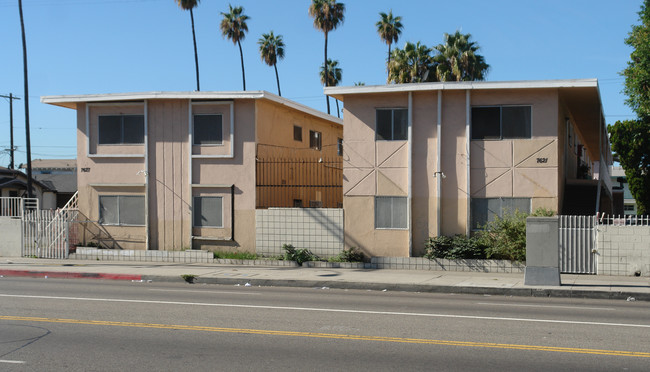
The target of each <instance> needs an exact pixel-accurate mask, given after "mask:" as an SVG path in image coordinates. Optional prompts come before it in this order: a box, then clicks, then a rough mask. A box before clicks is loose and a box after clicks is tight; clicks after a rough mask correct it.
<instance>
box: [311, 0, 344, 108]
mask: <svg viewBox="0 0 650 372" xmlns="http://www.w3.org/2000/svg"><path fill="white" fill-rule="evenodd" d="M344 13H345V4H343V3H337V2H336V0H312V1H311V5H310V6H309V15H310V16H311V17H313V18H314V27H316V28H317V29H319V30H321V31H323V33H324V34H325V59H324V60H323V65H324V66H325V68H327V67H328V64H327V61H328V59H327V35H328V34H329V32H330V31H332V30H334V29H336V28H337V27H338V26H339V24H341V23H343V21H344V20H345V14H344ZM325 86H326V87H328V86H330V84H329V74H325ZM325 102H327V113H328V114H329V113H330V100H329V96H327V95H326V96H325Z"/></svg>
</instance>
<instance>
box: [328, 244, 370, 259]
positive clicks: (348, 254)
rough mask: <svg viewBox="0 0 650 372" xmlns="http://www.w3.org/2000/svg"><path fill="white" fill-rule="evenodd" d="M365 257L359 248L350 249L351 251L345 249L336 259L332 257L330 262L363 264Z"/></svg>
mask: <svg viewBox="0 0 650 372" xmlns="http://www.w3.org/2000/svg"><path fill="white" fill-rule="evenodd" d="M364 258H365V256H364V254H363V252H361V251H360V250H359V249H358V248H357V247H350V249H343V251H341V253H339V254H338V255H336V256H334V257H330V258H329V259H328V260H327V261H329V262H363V260H364Z"/></svg>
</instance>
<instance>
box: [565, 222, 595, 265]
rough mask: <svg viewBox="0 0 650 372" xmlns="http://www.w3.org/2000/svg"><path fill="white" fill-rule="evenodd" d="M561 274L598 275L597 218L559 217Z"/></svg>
mask: <svg viewBox="0 0 650 372" xmlns="http://www.w3.org/2000/svg"><path fill="white" fill-rule="evenodd" d="M559 219H560V221H559V222H560V226H559V228H560V231H559V235H560V236H559V253H560V272H562V273H565V274H596V270H597V268H596V264H597V263H596V257H595V256H596V253H595V252H596V242H597V241H596V233H597V229H596V226H597V220H596V216H559Z"/></svg>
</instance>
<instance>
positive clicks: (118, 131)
mask: <svg viewBox="0 0 650 372" xmlns="http://www.w3.org/2000/svg"><path fill="white" fill-rule="evenodd" d="M98 129H99V137H98V139H97V140H98V143H99V144H100V145H123V144H127V145H130V144H143V143H144V115H100V116H99V118H98Z"/></svg>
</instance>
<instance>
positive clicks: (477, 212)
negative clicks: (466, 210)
mask: <svg viewBox="0 0 650 372" xmlns="http://www.w3.org/2000/svg"><path fill="white" fill-rule="evenodd" d="M471 212H472V226H471V228H472V229H481V228H482V227H483V226H484V225H485V223H486V222H487V199H472V201H471Z"/></svg>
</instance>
